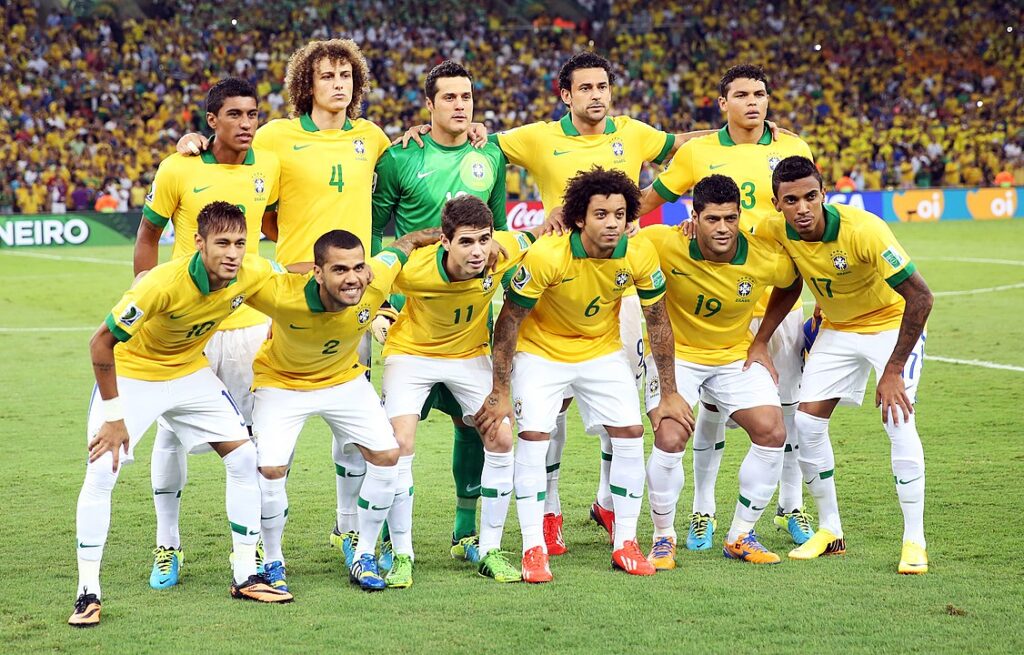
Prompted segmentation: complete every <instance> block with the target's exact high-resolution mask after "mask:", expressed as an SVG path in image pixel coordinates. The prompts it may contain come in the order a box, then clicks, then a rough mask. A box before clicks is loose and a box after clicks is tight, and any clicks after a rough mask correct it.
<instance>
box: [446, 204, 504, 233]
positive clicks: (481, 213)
mask: <svg viewBox="0 0 1024 655" xmlns="http://www.w3.org/2000/svg"><path fill="white" fill-rule="evenodd" d="M460 227H469V228H473V229H476V230H479V229H482V228H485V227H489V228H491V229H494V214H493V213H492V212H491V208H490V207H488V206H487V203H485V202H484V201H483V200H480V199H479V198H477V197H476V196H471V195H465V196H457V197H455V198H452V199H451V200H449V201H448V202H446V203H444V207H442V208H441V234H443V235H444V236H445V237H447V238H448V239H449V240H451V239H452V238H453V237H454V236H455V231H456V230H458V229H459V228H460Z"/></svg>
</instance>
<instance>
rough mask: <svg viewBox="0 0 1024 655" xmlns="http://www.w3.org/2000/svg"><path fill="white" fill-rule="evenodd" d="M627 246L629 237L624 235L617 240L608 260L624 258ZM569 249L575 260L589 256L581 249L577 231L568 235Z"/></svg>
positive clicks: (581, 239)
mask: <svg viewBox="0 0 1024 655" xmlns="http://www.w3.org/2000/svg"><path fill="white" fill-rule="evenodd" d="M628 245H629V237H627V236H626V235H625V234H623V235H622V238H621V239H619V244H618V245H617V246H615V250H613V251H612V255H611V257H609V258H608V259H622V258H623V257H625V256H626V247H627V246H628ZM569 249H570V250H571V251H572V256H573V257H575V258H576V259H589V258H590V255H588V254H587V249H586V248H584V247H583V238H582V237H580V231H579V230H573V231H572V232H570V233H569Z"/></svg>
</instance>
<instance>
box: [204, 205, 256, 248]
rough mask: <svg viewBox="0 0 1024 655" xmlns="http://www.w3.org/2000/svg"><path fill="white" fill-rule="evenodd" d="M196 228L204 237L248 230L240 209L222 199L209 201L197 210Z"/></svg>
mask: <svg viewBox="0 0 1024 655" xmlns="http://www.w3.org/2000/svg"><path fill="white" fill-rule="evenodd" d="M196 230H197V231H198V232H199V236H201V237H203V238H204V239H205V238H206V237H207V235H209V234H221V233H224V232H241V233H243V234H245V233H247V232H248V228H247V227H246V224H245V214H243V213H242V210H241V209H239V208H238V207H236V206H235V205H232V204H231V203H230V202H224V201H223V200H216V201H214V202H211V203H210V204H208V205H206V206H205V207H203V208H202V209H200V210H199V215H198V216H196Z"/></svg>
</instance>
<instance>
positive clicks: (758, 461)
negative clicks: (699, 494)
mask: <svg viewBox="0 0 1024 655" xmlns="http://www.w3.org/2000/svg"><path fill="white" fill-rule="evenodd" d="M782 457H783V448H782V447H779V448H766V447H765V446H758V445H757V444H754V443H752V444H750V450H749V451H747V456H746V457H744V458H743V463H742V464H741V465H740V496H739V499H738V500H737V501H736V512H735V514H733V519H732V526H731V527H730V528H729V534H728V536H726V541H729V542H734V541H736V540H737V539H739V537H740V535H742V534H745V533H748V532H750V531H751V530H753V529H754V524H755V523H757V519H759V518H761V514H762V512H764V508H765V507H767V506H768V503H769V502H770V501H771V499H772V495H773V494H774V493H775V487H776V485H778V484H779V475H781V474H782Z"/></svg>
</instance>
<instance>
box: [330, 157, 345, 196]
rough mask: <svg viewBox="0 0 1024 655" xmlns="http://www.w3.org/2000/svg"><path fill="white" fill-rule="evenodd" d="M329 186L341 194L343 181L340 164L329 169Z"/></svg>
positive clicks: (343, 186) (343, 185)
mask: <svg viewBox="0 0 1024 655" xmlns="http://www.w3.org/2000/svg"><path fill="white" fill-rule="evenodd" d="M329 184H330V186H332V187H336V188H337V189H338V193H341V190H342V189H343V188H345V181H344V179H343V177H342V173H341V164H335V165H334V166H333V167H332V168H331V181H330V183H329Z"/></svg>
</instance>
